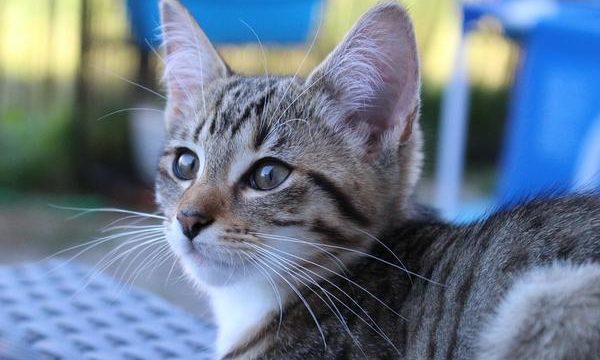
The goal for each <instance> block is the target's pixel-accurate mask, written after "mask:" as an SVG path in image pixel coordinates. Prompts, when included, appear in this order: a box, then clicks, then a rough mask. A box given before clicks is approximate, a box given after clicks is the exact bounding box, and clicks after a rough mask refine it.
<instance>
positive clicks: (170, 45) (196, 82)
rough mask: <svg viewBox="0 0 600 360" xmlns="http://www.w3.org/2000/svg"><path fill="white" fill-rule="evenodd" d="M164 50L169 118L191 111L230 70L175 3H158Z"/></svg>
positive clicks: (196, 26)
mask: <svg viewBox="0 0 600 360" xmlns="http://www.w3.org/2000/svg"><path fill="white" fill-rule="evenodd" d="M161 22H162V28H163V46H164V47H165V50H166V58H165V70H164V79H165V82H166V84H167V88H168V92H169V99H168V102H169V104H168V108H169V110H170V112H172V113H173V115H176V116H171V118H175V117H179V116H181V115H184V114H185V113H186V110H187V109H189V108H190V107H194V106H195V104H194V101H196V100H195V99H197V98H198V97H199V96H201V95H200V94H201V92H202V91H203V90H204V88H205V87H206V86H207V85H208V84H209V83H210V82H212V81H214V80H216V79H218V78H222V77H225V76H227V75H228V73H229V70H228V68H227V66H226V65H225V63H224V62H223V60H222V59H221V57H220V56H219V54H218V53H217V51H216V50H215V48H214V47H213V45H212V44H211V43H210V41H209V40H208V38H207V37H206V35H205V34H204V32H203V31H202V30H201V29H200V27H199V26H198V24H197V23H196V21H195V20H194V18H192V16H191V15H190V14H189V13H188V12H187V10H186V9H185V8H183V7H182V6H181V4H179V3H178V2H177V1H162V2H161Z"/></svg>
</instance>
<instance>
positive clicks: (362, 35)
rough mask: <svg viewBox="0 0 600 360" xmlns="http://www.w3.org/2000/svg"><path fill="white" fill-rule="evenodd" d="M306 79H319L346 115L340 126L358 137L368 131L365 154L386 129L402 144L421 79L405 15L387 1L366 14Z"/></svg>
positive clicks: (374, 149)
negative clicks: (352, 131) (348, 128)
mask: <svg viewBox="0 0 600 360" xmlns="http://www.w3.org/2000/svg"><path fill="white" fill-rule="evenodd" d="M319 79H322V80H319ZM308 81H309V82H311V81H322V82H323V83H324V85H325V86H326V88H328V89H331V90H332V91H333V92H334V93H335V95H336V98H337V99H338V102H339V104H340V107H341V110H342V111H343V112H345V113H346V114H347V115H346V116H345V117H344V120H343V121H344V123H345V126H349V127H350V128H352V129H353V130H354V131H359V132H360V133H362V135H365V131H366V132H367V134H368V135H367V136H368V141H367V144H366V146H367V147H368V149H367V152H369V153H371V152H377V151H379V150H380V148H381V138H382V137H383V136H384V135H385V134H386V133H387V132H389V131H394V132H398V133H397V134H395V135H394V136H397V137H398V141H407V140H408V139H409V138H410V135H411V133H412V121H413V120H414V118H415V115H416V109H418V104H419V89H420V79H419V61H418V54H417V47H416V40H415V37H414V32H413V30H412V24H411V22H410V19H409V17H408V15H407V14H406V12H405V11H404V10H403V9H402V8H401V7H400V6H399V5H396V4H392V3H387V4H381V5H378V6H376V7H375V8H373V9H372V10H370V11H369V12H367V13H366V14H365V15H364V16H363V17H362V18H361V19H360V20H359V21H358V22H357V24H356V25H355V26H354V28H353V29H352V30H351V31H350V32H349V34H348V35H347V36H346V38H345V39H344V40H343V41H342V43H341V44H340V45H338V47H337V48H336V49H335V50H334V51H333V52H332V54H331V55H330V56H329V57H328V58H327V59H326V60H325V62H324V63H323V64H322V65H321V66H320V67H319V68H318V69H317V70H315V72H314V73H313V74H312V75H311V76H310V77H309V79H308Z"/></svg>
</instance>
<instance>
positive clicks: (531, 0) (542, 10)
mask: <svg viewBox="0 0 600 360" xmlns="http://www.w3.org/2000/svg"><path fill="white" fill-rule="evenodd" d="M558 10H559V5H558V3H557V2H556V1H554V0H519V1H505V2H504V4H503V5H502V6H499V9H498V13H497V16H498V18H499V19H500V21H501V22H502V24H503V26H504V27H505V28H508V29H515V30H517V31H527V30H529V29H531V28H533V27H534V26H535V25H537V24H538V23H539V22H540V21H541V20H543V19H545V18H547V17H550V16H553V15H555V14H557V13H558Z"/></svg>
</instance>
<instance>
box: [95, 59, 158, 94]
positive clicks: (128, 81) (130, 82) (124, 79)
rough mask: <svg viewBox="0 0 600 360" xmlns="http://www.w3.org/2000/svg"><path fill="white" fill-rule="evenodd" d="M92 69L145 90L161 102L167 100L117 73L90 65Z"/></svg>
mask: <svg viewBox="0 0 600 360" xmlns="http://www.w3.org/2000/svg"><path fill="white" fill-rule="evenodd" d="M92 67H93V68H96V69H98V70H100V71H103V72H105V73H107V74H109V75H111V76H114V77H116V78H117V79H120V80H123V81H125V82H126V83H128V84H131V85H133V86H136V87H138V88H140V89H142V90H146V91H148V92H149V93H151V94H154V95H156V96H158V97H159V98H161V99H163V100H167V97H166V96H164V95H163V94H161V93H159V92H157V91H154V90H152V89H150V88H149V87H147V86H144V85H142V84H138V83H136V82H135V81H132V80H129V79H127V78H125V77H123V76H121V75H119V74H117V73H115V72H113V71H110V70H108V69H105V68H103V67H99V66H94V65H92Z"/></svg>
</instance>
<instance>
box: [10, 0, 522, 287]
mask: <svg viewBox="0 0 600 360" xmlns="http://www.w3.org/2000/svg"><path fill="white" fill-rule="evenodd" d="M374 3H375V1H373V0H368V1H366V0H328V1H326V2H325V3H324V4H325V9H324V15H323V17H322V19H321V21H322V24H321V28H320V30H319V32H318V35H317V38H316V43H315V46H314V48H312V49H311V51H310V53H309V54H308V56H307V58H306V61H304V62H303V58H304V57H305V55H306V54H307V51H308V49H309V44H310V43H311V40H312V38H313V36H314V35H315V33H316V32H315V31H314V30H313V31H312V32H311V34H310V35H309V37H308V39H307V41H306V42H305V43H304V44H300V45H295V46H267V47H266V49H265V51H266V65H267V67H268V71H269V72H270V73H278V74H293V73H295V72H296V70H297V69H299V73H300V74H307V73H308V72H309V71H310V69H312V68H313V67H314V66H315V65H316V64H318V63H319V62H320V61H321V60H322V59H323V58H324V57H325V56H326V55H327V54H328V52H329V51H330V50H331V49H332V48H333V47H334V46H335V45H336V44H337V43H338V41H339V40H340V39H341V38H342V36H343V35H344V34H345V32H346V31H347V30H348V29H349V28H350V26H351V25H352V24H353V22H354V21H355V20H356V19H357V18H358V16H359V15H360V14H361V13H363V12H364V11H365V10H366V9H368V8H369V7H370V6H372V5H373V4H374ZM403 3H404V4H406V6H407V7H408V9H409V11H410V13H411V15H412V17H413V19H414V22H415V26H416V34H417V38H418V43H419V48H420V52H421V58H422V64H423V92H422V94H423V107H422V117H421V122H422V124H423V128H424V130H425V133H426V144H427V146H426V152H427V156H426V159H427V160H426V164H425V174H424V176H425V180H424V182H423V185H422V188H421V189H420V197H421V198H422V199H424V200H425V201H430V199H431V196H432V195H431V193H432V186H431V183H432V180H431V179H432V176H433V170H434V168H435V162H436V144H437V138H438V131H439V119H440V106H441V99H442V94H443V89H444V86H445V84H446V83H447V81H448V79H449V77H450V74H451V71H452V64H453V59H454V57H455V53H456V49H457V47H458V43H459V37H460V31H461V25H460V17H459V11H458V9H457V7H456V2H455V1H452V0H405V1H403ZM148 4H149V5H148V6H154V2H153V1H148ZM0 24H1V25H0V261H1V262H4V263H7V262H19V261H25V260H36V259H41V258H44V257H45V256H48V255H50V254H52V253H54V252H56V251H58V250H60V249H64V248H66V247H69V246H73V245H77V244H80V243H83V242H85V241H87V240H91V239H94V238H95V237H98V236H99V229H100V228H101V227H102V226H104V225H106V224H107V223H109V222H110V221H112V220H113V219H115V217H114V216H112V215H108V214H99V215H98V214H90V215H86V216H83V217H79V218H77V219H73V220H69V221H67V219H68V218H69V217H70V216H72V215H73V214H74V212H72V211H66V210H60V209H56V208H54V207H51V206H49V204H54V205H59V206H69V207H86V208H88V207H119V208H126V209H136V210H141V211H147V212H153V211H155V208H154V200H153V193H152V183H151V181H149V175H148V174H149V172H150V173H151V170H152V169H150V170H148V165H145V164H142V162H143V160H140V159H138V158H136V152H139V149H140V147H139V146H140V144H139V142H140V141H144V140H139V139H138V140H136V137H137V136H138V135H140V134H139V133H141V132H147V131H150V130H147V129H141V128H140V126H139V124H136V122H135V121H134V119H136V118H140V119H147V120H146V121H148V122H154V123H156V122H157V121H160V117H161V114H160V112H159V111H156V110H153V109H161V108H162V106H163V105H164V101H163V99H162V98H161V97H160V96H157V95H156V94H153V92H152V91H156V92H158V93H163V88H162V86H161V84H160V82H159V81H158V79H159V78H160V72H161V60H160V58H159V56H157V54H156V53H155V52H154V51H153V50H152V49H148V48H146V47H144V46H139V45H138V44H139V41H138V42H136V41H134V40H133V38H132V33H131V29H130V25H129V22H128V14H127V7H126V4H125V2H124V1H123V0H1V1H0ZM248 31H250V30H248ZM468 44H469V52H468V65H469V66H468V68H469V74H470V83H471V102H470V104H471V105H470V107H469V109H468V114H469V121H470V125H469V131H468V141H467V148H466V154H467V162H466V180H465V184H466V185H465V186H464V187H463V196H464V197H469V196H479V195H480V194H489V193H491V192H492V190H493V189H494V186H495V179H496V176H495V171H496V170H495V169H496V167H497V164H498V161H499V154H500V150H501V143H502V136H503V132H504V126H505V121H506V118H507V99H508V93H509V87H510V85H511V84H512V79H513V74H514V71H515V67H516V64H517V62H518V58H519V50H518V47H517V46H516V45H515V44H514V43H512V42H511V41H510V40H507V38H506V37H505V36H503V34H502V28H501V27H500V26H499V24H498V23H497V22H496V21H494V20H492V19H487V20H484V21H482V22H481V24H480V25H479V31H477V32H476V33H474V34H473V35H472V36H470V37H469V39H468ZM219 50H220V51H221V52H222V54H223V56H224V58H225V59H226V60H227V61H228V62H229V64H230V65H231V67H232V68H233V69H235V70H236V71H238V72H241V73H248V74H253V73H263V72H264V67H265V63H264V61H263V55H262V53H261V50H260V47H259V46H257V45H253V44H251V45H231V46H223V47H219ZM133 83H137V84H139V86H136V85H134V84H133ZM142 87H147V88H149V89H151V90H152V91H147V90H144V89H143V88H142ZM142 108H143V109H142ZM150 138H151V139H153V141H155V142H156V141H159V140H158V138H156V137H152V136H150ZM136 144H137V145H136ZM136 149H138V150H136ZM153 156H155V155H154V154H149V156H148V157H147V159H146V160H148V159H149V160H151V161H153V159H154V158H153ZM107 248H110V246H108V247H103V246H101V247H100V249H96V250H92V251H90V252H89V253H85V254H83V255H82V256H81V259H82V260H83V261H87V262H90V263H92V264H94V263H95V262H97V261H98V260H99V259H100V258H101V257H102V255H103V254H105V253H106V251H107V250H106V249H107ZM71 254H73V253H71ZM167 263H168V266H170V265H171V263H170V262H167ZM167 268H168V267H167ZM162 284H163V283H162V282H161V284H159V285H157V284H154V283H150V284H148V283H147V282H146V283H144V282H143V281H142V285H143V286H149V287H151V288H153V289H154V290H157V291H159V292H162V293H168V291H166V290H164V288H163V287H162Z"/></svg>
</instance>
